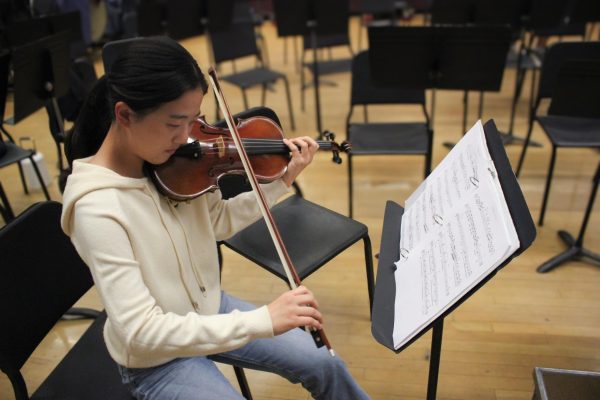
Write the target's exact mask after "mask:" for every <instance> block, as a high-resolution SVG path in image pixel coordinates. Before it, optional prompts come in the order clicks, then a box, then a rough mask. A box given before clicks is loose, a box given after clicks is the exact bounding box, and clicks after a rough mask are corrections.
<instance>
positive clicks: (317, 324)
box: [297, 317, 323, 329]
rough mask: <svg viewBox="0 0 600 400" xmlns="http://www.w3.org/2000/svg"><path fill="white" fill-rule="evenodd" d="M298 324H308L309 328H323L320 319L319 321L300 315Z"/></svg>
mask: <svg viewBox="0 0 600 400" xmlns="http://www.w3.org/2000/svg"><path fill="white" fill-rule="evenodd" d="M297 326H299V327H300V326H307V327H309V328H315V329H323V324H321V323H320V322H319V321H317V320H316V319H314V318H310V317H300V318H298V320H297Z"/></svg>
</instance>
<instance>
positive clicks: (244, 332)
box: [62, 38, 368, 400]
mask: <svg viewBox="0 0 600 400" xmlns="http://www.w3.org/2000/svg"><path fill="white" fill-rule="evenodd" d="M206 90H207V84H206V81H205V79H204V77H203V75H202V72H201V71H200V69H199V67H198V65H197V64H196V62H195V60H194V59H193V58H192V56H191V55H190V54H189V53H188V52H187V51H186V50H185V49H184V48H183V47H181V46H180V45H179V44H177V42H175V41H172V40H170V39H166V38H149V39H142V40H139V41H135V42H133V44H131V46H130V47H129V49H128V51H127V52H126V54H123V55H121V56H119V57H118V58H117V60H116V61H115V62H114V64H113V66H112V67H111V70H110V73H109V74H108V75H107V76H104V77H103V78H102V79H100V81H99V82H98V84H97V85H96V87H95V88H94V90H93V92H92V93H91V94H90V97H89V98H88V100H87V102H86V105H85V106H84V109H83V110H82V112H81V114H80V118H79V119H78V121H77V124H76V127H75V131H74V134H73V137H72V139H71V143H70V149H69V150H68V151H69V153H70V154H71V157H72V158H77V160H75V161H74V162H73V172H72V175H71V176H70V177H69V179H68V181H67V186H66V189H65V192H64V197H63V202H64V206H63V216H62V226H63V229H64V231H65V232H66V233H67V234H68V235H69V236H70V237H71V240H72V241H73V243H74V245H75V247H76V248H77V250H78V252H79V254H80V255H81V256H82V258H83V259H84V260H85V262H86V263H87V265H88V266H89V267H90V269H91V271H92V275H93V277H94V282H95V284H96V288H97V290H98V292H99V293H100V296H101V298H102V302H103V305H104V307H105V308H106V312H107V314H108V319H107V322H106V325H105V327H104V340H105V342H106V345H107V347H108V351H109V353H110V354H111V356H112V357H113V358H114V360H115V361H116V362H117V364H118V365H119V370H120V372H121V375H122V378H123V382H124V383H126V384H128V385H129V387H130V390H131V393H132V394H133V395H134V396H135V397H136V398H139V399H142V398H143V399H169V400H171V399H186V400H187V399H238V398H240V395H239V394H238V393H237V391H236V390H235V389H234V388H233V387H232V386H231V385H230V384H229V382H228V381H227V380H226V379H225V377H223V376H222V375H221V373H220V372H219V371H218V369H217V368H216V366H215V365H214V363H213V361H212V360H218V361H224V362H229V363H234V364H239V365H241V366H244V367H248V368H256V369H261V370H265V371H272V372H276V373H278V374H280V375H282V376H284V377H286V378H287V379H289V380H290V381H292V382H301V383H302V385H303V386H304V387H305V388H306V389H307V390H308V391H310V393H311V394H312V396H313V397H315V398H319V399H364V398H368V396H367V395H366V394H365V393H364V392H363V391H362V389H361V388H360V387H359V386H358V385H357V384H356V383H355V382H354V380H353V379H352V377H351V376H350V375H349V373H348V371H347V369H346V367H345V365H344V363H343V362H342V361H341V360H340V359H339V357H332V356H331V355H329V353H328V352H327V350H326V349H325V348H320V349H317V348H316V346H315V344H314V342H313V340H312V338H311V336H310V335H309V334H307V333H306V332H304V331H303V330H301V329H294V328H297V327H303V326H309V327H315V328H320V327H321V324H322V317H321V314H320V313H319V310H318V304H317V302H316V300H315V298H314V296H313V294H312V293H311V292H310V291H309V290H308V289H306V288H305V287H299V288H297V289H295V290H291V291H288V292H285V293H283V294H282V295H281V296H280V297H279V298H277V299H276V300H274V301H273V302H272V303H270V304H268V305H265V306H262V307H259V308H255V307H254V306H252V305H250V304H248V303H246V302H244V301H242V300H239V299H237V298H234V297H233V296H230V295H228V294H227V293H224V292H222V291H221V289H220V282H219V281H220V278H219V264H218V259H217V251H216V246H215V242H216V241H218V240H222V239H225V238H227V237H229V236H231V235H233V234H235V233H236V232H237V231H239V230H240V229H243V228H244V227H245V226H247V225H248V224H250V223H252V222H253V221H255V220H256V219H257V218H259V216H260V214H259V209H258V206H257V204H256V201H255V198H254V195H253V194H252V193H245V194H241V195H239V196H237V197H235V198H233V199H230V200H223V199H222V198H221V195H220V194H219V192H215V193H210V194H206V195H203V196H200V197H198V198H197V199H195V200H193V201H190V202H189V203H180V204H173V203H172V202H171V201H169V200H168V199H166V198H165V197H163V196H162V195H160V194H159V193H158V192H157V189H156V188H155V187H154V186H153V184H152V182H151V181H149V179H148V178H147V177H146V176H145V175H144V163H145V162H149V163H152V164H160V163H163V162H165V161H166V160H167V159H168V158H169V157H170V156H171V155H172V154H173V152H174V151H175V150H176V149H177V148H178V147H179V146H180V145H182V144H184V143H186V142H187V139H188V134H189V132H190V127H191V126H192V124H193V123H194V120H195V119H196V117H197V116H198V115H199V111H200V104H201V103H202V98H203V96H204V94H205V93H206ZM286 144H287V145H288V146H289V148H290V151H291V154H292V157H291V161H290V163H289V165H288V168H287V170H286V173H285V175H284V176H283V177H282V178H281V179H280V180H278V181H275V182H273V183H270V184H268V185H264V191H265V195H266V197H267V198H268V200H269V202H270V203H271V204H272V203H274V202H275V201H276V199H277V198H278V197H280V196H281V195H282V194H284V193H285V192H286V191H287V190H288V187H289V186H290V185H291V184H292V182H293V181H294V179H295V178H296V176H297V175H298V174H299V173H300V172H301V171H302V169H304V167H306V166H307V165H308V164H309V163H310V162H311V160H312V158H313V155H314V153H315V151H316V150H317V148H318V145H317V144H316V142H314V141H313V140H312V139H310V138H308V137H304V138H296V139H292V140H286ZM298 148H299V149H300V150H298ZM307 305H310V306H311V307H306V306H307Z"/></svg>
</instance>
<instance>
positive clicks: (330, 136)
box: [323, 130, 335, 141]
mask: <svg viewBox="0 0 600 400" xmlns="http://www.w3.org/2000/svg"><path fill="white" fill-rule="evenodd" d="M323 136H325V139H327V140H329V141H333V139H335V133H333V132H331V131H327V130H326V131H325V132H324V133H323Z"/></svg>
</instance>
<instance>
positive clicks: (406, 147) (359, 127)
mask: <svg viewBox="0 0 600 400" xmlns="http://www.w3.org/2000/svg"><path fill="white" fill-rule="evenodd" d="M348 137H349V138H350V143H352V154H353V155H358V154H381V155H384V154H427V152H428V149H429V131H428V130H427V126H426V125H425V124H423V123H373V124H351V125H350V127H349V130H348Z"/></svg>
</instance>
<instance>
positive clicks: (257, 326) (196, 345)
mask: <svg viewBox="0 0 600 400" xmlns="http://www.w3.org/2000/svg"><path fill="white" fill-rule="evenodd" d="M97 195H98V193H92V194H89V195H87V196H85V197H84V198H82V199H80V200H79V201H78V202H77V204H76V205H75V209H74V212H73V214H72V219H71V228H72V232H71V239H72V241H73V243H74V245H75V247H76V248H77V251H78V252H79V254H80V255H81V256H82V258H83V260H84V261H85V262H86V264H87V265H88V266H89V267H90V269H91V272H92V275H93V278H94V282H95V284H96V287H97V290H98V292H99V294H100V297H101V299H102V302H103V304H104V306H105V308H106V312H107V314H108V317H109V321H110V325H109V326H108V328H107V329H110V330H111V335H108V338H111V337H112V336H113V335H115V337H116V338H117V341H116V343H107V344H108V347H109V349H111V350H114V352H111V355H113V357H116V361H117V362H120V363H122V364H123V365H127V364H128V360H122V359H119V355H121V356H122V354H127V355H128V357H133V358H136V359H144V355H145V354H146V356H147V354H148V352H151V354H152V356H153V357H154V358H159V357H163V358H165V359H166V358H174V357H189V356H197V355H208V354H215V353H221V352H225V351H228V350H232V349H235V348H239V347H241V346H243V345H245V344H246V343H248V342H249V341H251V340H253V339H256V338H264V337H272V336H273V328H272V322H271V318H270V315H269V312H268V310H267V307H266V306H263V307H260V308H258V309H255V310H252V311H248V312H240V311H234V312H232V313H229V314H218V315H199V314H197V313H195V312H188V313H187V314H185V315H178V314H175V313H172V312H164V311H163V310H162V309H161V307H160V306H159V305H158V304H157V301H156V300H155V298H153V296H152V295H151V293H150V291H149V289H148V287H147V286H146V284H145V282H144V276H143V272H142V269H141V268H140V264H139V262H138V261H137V260H136V257H135V254H134V250H133V248H132V245H131V242H130V239H129V237H128V233H127V229H126V226H127V225H126V222H125V221H127V218H125V216H123V215H120V213H122V212H120V211H119V210H115V209H112V208H110V207H108V206H106V205H105V204H114V202H112V203H111V202H110V201H107V199H105V198H96V196H97ZM103 205H104V206H103ZM109 208H110V209H109ZM105 337H106V335H105ZM115 353H116V354H115Z"/></svg>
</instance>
